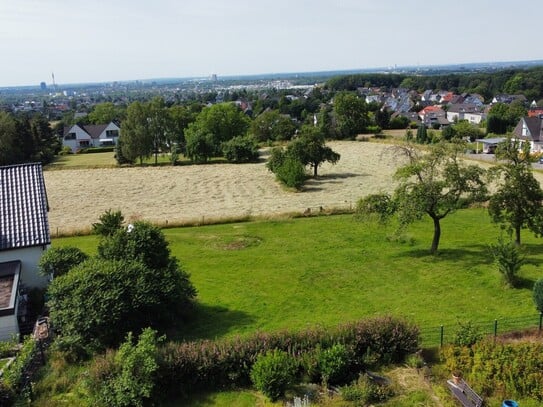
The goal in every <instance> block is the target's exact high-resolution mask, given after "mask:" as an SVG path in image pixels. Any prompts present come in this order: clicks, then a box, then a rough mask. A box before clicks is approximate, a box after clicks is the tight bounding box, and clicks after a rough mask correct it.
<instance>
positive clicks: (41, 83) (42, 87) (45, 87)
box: [40, 82, 47, 90]
mask: <svg viewBox="0 0 543 407" xmlns="http://www.w3.org/2000/svg"><path fill="white" fill-rule="evenodd" d="M40 89H41V90H46V89H47V84H46V83H45V82H40Z"/></svg>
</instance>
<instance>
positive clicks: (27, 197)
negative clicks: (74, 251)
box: [0, 163, 51, 340]
mask: <svg viewBox="0 0 543 407" xmlns="http://www.w3.org/2000/svg"><path fill="white" fill-rule="evenodd" d="M47 211H48V204H47V194H46V190H45V182H44V178H43V172H42V166H41V164H40V163H33V164H21V165H11V166H5V167H0V340H3V339H9V337H10V336H11V335H12V334H16V333H18V332H19V326H18V322H20V321H21V319H24V318H25V313H26V298H27V297H26V294H23V293H24V292H25V291H26V290H28V289H31V288H44V287H45V286H46V285H47V282H48V279H47V277H45V276H42V275H40V274H39V273H38V262H39V260H40V258H41V256H42V254H43V252H44V251H45V250H47V248H48V247H49V245H50V243H51V236H50V233H49V222H48V218H47Z"/></svg>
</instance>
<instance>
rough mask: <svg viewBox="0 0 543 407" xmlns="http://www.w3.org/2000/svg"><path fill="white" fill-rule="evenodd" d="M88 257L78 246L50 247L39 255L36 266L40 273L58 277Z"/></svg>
mask: <svg viewBox="0 0 543 407" xmlns="http://www.w3.org/2000/svg"><path fill="white" fill-rule="evenodd" d="M88 258H89V256H87V255H86V254H85V253H84V252H83V251H81V249H79V248H78V247H72V246H67V247H52V248H51V249H49V250H47V251H46V252H45V253H44V254H43V255H42V256H41V258H40V261H39V262H38V268H39V270H40V274H43V275H53V276H55V277H60V276H62V275H64V274H66V273H67V272H68V271H70V269H72V268H74V267H75V266H77V265H78V264H81V263H83V262H84V261H85V260H87V259H88Z"/></svg>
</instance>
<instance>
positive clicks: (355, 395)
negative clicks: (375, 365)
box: [340, 374, 394, 406]
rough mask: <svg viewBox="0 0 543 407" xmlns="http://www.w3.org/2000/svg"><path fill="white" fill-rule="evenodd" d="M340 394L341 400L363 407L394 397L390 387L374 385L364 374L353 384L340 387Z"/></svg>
mask: <svg viewBox="0 0 543 407" xmlns="http://www.w3.org/2000/svg"><path fill="white" fill-rule="evenodd" d="M340 394H341V397H342V398H343V400H345V401H351V402H355V403H356V405H360V406H364V405H367V404H370V403H380V402H383V401H386V400H387V399H389V398H390V397H392V396H393V395H394V391H393V390H392V389H391V388H390V386H387V385H380V384H377V383H375V382H374V381H373V380H372V379H371V378H370V377H369V376H368V375H366V374H364V375H360V377H359V378H358V380H357V381H356V382H355V383H353V384H351V385H349V386H344V387H342V388H341V390H340Z"/></svg>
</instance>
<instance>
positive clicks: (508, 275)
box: [490, 237, 525, 287]
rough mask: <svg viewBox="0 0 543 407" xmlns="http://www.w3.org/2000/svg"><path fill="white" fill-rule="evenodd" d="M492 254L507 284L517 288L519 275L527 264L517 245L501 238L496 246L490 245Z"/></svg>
mask: <svg viewBox="0 0 543 407" xmlns="http://www.w3.org/2000/svg"><path fill="white" fill-rule="evenodd" d="M490 252H491V253H492V256H493V257H494V262H495V263H496V265H497V266H498V270H499V271H500V273H501V274H502V276H503V278H504V280H505V282H506V283H507V284H508V285H509V286H511V287H515V285H516V283H517V274H518V272H519V271H520V268H521V267H522V265H523V264H524V263H525V259H524V257H523V256H522V255H521V254H520V251H519V248H518V247H517V245H516V244H515V243H514V242H512V241H508V242H505V241H504V240H503V239H502V237H500V238H499V239H498V242H497V243H496V244H492V245H490Z"/></svg>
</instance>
